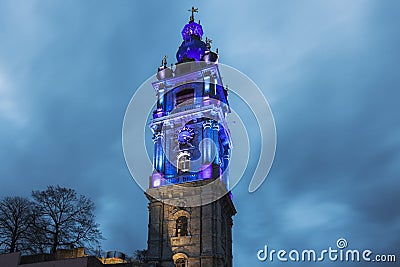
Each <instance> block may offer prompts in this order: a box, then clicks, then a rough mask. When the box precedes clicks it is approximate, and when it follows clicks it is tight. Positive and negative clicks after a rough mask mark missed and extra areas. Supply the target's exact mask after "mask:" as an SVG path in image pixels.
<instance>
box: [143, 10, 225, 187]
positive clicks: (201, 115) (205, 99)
mask: <svg viewBox="0 0 400 267" xmlns="http://www.w3.org/2000/svg"><path fill="white" fill-rule="evenodd" d="M203 34H204V33H203V28H202V26H201V25H200V23H196V22H194V15H193V11H192V16H191V18H190V21H189V23H188V24H186V25H185V26H184V28H183V30H182V39H183V41H182V44H181V45H180V46H179V49H178V51H177V53H176V59H177V63H176V64H175V68H172V67H167V62H166V57H165V58H164V60H163V61H162V64H161V66H160V67H159V68H158V72H157V78H158V81H156V82H154V83H153V87H154V90H155V93H156V95H157V106H156V109H155V110H154V111H153V119H152V120H151V122H150V127H151V129H152V131H153V142H154V158H153V161H154V162H153V166H154V171H153V175H152V177H151V182H150V186H151V187H153V188H155V187H160V186H164V185H170V184H180V183H187V182H196V181H201V180H207V179H220V180H222V181H224V182H225V184H226V185H228V172H227V170H228V165H229V160H230V151H231V147H232V144H231V138H230V133H229V130H228V127H227V123H226V119H225V118H226V115H227V114H228V113H229V112H230V109H229V103H228V90H227V89H226V88H224V86H223V84H222V79H221V76H220V73H219V69H218V55H217V53H215V52H213V51H211V40H209V39H208V38H206V41H205V42H204V41H203V40H202V37H203Z"/></svg>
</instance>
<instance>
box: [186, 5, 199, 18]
mask: <svg viewBox="0 0 400 267" xmlns="http://www.w3.org/2000/svg"><path fill="white" fill-rule="evenodd" d="M188 11H191V12H192V15H191V16H190V22H194V13H199V9H198V8H195V7H194V6H192V9H189V10H188Z"/></svg>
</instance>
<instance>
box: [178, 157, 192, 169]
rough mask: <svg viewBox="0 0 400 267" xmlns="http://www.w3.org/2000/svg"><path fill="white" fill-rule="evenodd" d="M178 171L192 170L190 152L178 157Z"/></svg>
mask: <svg viewBox="0 0 400 267" xmlns="http://www.w3.org/2000/svg"><path fill="white" fill-rule="evenodd" d="M177 168H178V170H177V171H178V173H179V172H190V156H189V154H182V155H180V156H179V157H178V162H177Z"/></svg>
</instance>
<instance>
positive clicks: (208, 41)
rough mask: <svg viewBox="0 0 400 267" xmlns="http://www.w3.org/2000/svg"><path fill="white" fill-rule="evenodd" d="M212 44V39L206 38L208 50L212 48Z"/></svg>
mask: <svg viewBox="0 0 400 267" xmlns="http://www.w3.org/2000/svg"><path fill="white" fill-rule="evenodd" d="M211 43H212V40H211V39H210V38H208V37H206V45H207V48H208V49H210V48H211Z"/></svg>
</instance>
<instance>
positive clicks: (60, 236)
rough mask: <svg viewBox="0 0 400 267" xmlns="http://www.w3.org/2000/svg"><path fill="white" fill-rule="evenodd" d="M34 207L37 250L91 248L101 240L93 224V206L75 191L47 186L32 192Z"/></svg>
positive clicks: (97, 229) (94, 223) (52, 250)
mask: <svg viewBox="0 0 400 267" xmlns="http://www.w3.org/2000/svg"><path fill="white" fill-rule="evenodd" d="M32 197H33V201H34V205H35V214H34V220H33V230H34V231H35V235H39V236H40V237H41V238H38V239H37V240H36V241H35V242H36V244H35V247H36V248H37V249H38V250H41V249H43V247H47V248H50V251H51V252H52V253H55V252H56V250H57V249H58V248H70V247H74V246H83V247H86V248H88V249H93V250H94V249H95V248H96V246H97V245H98V244H99V242H100V240H101V239H102V234H101V232H100V230H99V224H97V223H96V222H95V216H94V208H95V206H94V203H93V202H92V201H91V200H90V199H88V198H87V197H85V196H82V195H79V196H78V195H77V194H76V192H75V190H73V189H68V188H63V187H60V186H48V187H47V189H46V190H44V191H33V192H32Z"/></svg>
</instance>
